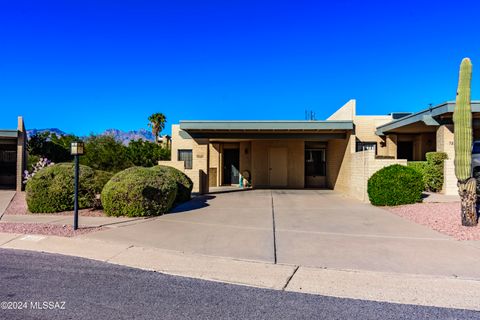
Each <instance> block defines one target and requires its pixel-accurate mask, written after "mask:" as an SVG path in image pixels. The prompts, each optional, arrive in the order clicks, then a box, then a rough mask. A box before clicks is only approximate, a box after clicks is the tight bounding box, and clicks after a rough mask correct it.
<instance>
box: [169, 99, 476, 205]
mask: <svg viewBox="0 0 480 320" xmlns="http://www.w3.org/2000/svg"><path fill="white" fill-rule="evenodd" d="M454 106H455V103H454V102H446V103H443V104H440V105H438V106H434V107H430V108H429V109H427V110H424V111H421V112H417V113H391V114H388V115H379V116H362V115H357V114H356V101H355V100H350V101H349V102H347V103H346V104H345V105H344V106H342V107H341V108H340V109H338V110H337V111H336V112H335V113H334V114H332V115H331V116H330V117H329V118H327V119H326V120H325V121H317V120H311V121H310V120H307V121H180V124H178V125H173V126H172V160H171V161H161V162H160V163H161V164H164V165H169V166H173V167H175V168H177V169H180V170H182V171H183V172H185V173H186V174H187V175H188V176H189V177H190V178H191V179H192V180H193V182H194V191H196V192H201V193H206V192H208V190H209V188H210V187H216V186H223V185H236V184H248V185H250V186H252V187H254V188H329V189H333V190H338V191H341V192H344V193H347V194H349V195H351V196H353V197H356V198H358V199H361V200H364V201H368V195H367V181H368V178H369V177H370V176H371V175H372V174H373V173H374V172H376V171H377V170H379V169H381V168H383V167H385V166H388V165H391V164H396V163H397V164H403V165H406V164H407V161H412V160H414V161H419V160H425V154H426V153H427V152H430V151H443V152H446V153H447V154H448V160H446V161H445V184H444V188H443V190H442V192H443V193H445V194H455V193H456V179H455V175H454V170H453V156H454V149H453V123H452V112H453V108H454ZM472 109H473V117H474V128H475V130H474V131H475V138H480V123H479V122H478V118H480V102H473V103H472Z"/></svg>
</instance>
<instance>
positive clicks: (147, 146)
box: [127, 139, 170, 167]
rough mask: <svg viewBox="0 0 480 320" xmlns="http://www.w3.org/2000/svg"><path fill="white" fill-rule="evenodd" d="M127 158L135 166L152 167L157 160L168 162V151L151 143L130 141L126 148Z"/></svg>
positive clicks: (140, 140)
mask: <svg viewBox="0 0 480 320" xmlns="http://www.w3.org/2000/svg"><path fill="white" fill-rule="evenodd" d="M127 157H128V159H129V160H130V161H131V162H132V163H133V165H135V166H141V167H153V166H156V165H157V164H158V161H159V160H170V149H167V148H162V147H161V146H160V145H158V144H157V143H155V142H151V141H145V140H142V139H138V140H131V141H130V142H129V143H128V147H127Z"/></svg>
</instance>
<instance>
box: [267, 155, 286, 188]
mask: <svg viewBox="0 0 480 320" xmlns="http://www.w3.org/2000/svg"><path fill="white" fill-rule="evenodd" d="M268 165H269V182H270V186H271V187H286V186H287V182H288V179H287V148H270V149H268Z"/></svg>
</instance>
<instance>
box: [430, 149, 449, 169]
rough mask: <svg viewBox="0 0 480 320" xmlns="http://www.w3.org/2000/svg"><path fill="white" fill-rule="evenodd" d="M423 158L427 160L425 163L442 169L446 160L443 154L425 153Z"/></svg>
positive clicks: (445, 155)
mask: <svg viewBox="0 0 480 320" xmlns="http://www.w3.org/2000/svg"><path fill="white" fill-rule="evenodd" d="M425 157H426V158H427V162H428V163H429V164H431V165H434V166H442V167H443V161H444V160H446V159H448V156H447V154H446V153H445V152H427V153H426V154H425Z"/></svg>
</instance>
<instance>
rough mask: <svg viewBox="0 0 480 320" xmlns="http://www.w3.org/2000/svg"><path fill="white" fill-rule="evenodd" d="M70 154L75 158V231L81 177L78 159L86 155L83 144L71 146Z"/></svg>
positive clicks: (75, 228) (74, 228)
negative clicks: (79, 179)
mask: <svg viewBox="0 0 480 320" xmlns="http://www.w3.org/2000/svg"><path fill="white" fill-rule="evenodd" d="M70 153H71V154H72V156H74V158H75V196H74V201H73V212H74V214H73V230H77V229H78V176H79V164H78V159H79V157H80V156H81V155H83V154H84V144H83V142H80V141H76V142H72V144H71V146H70Z"/></svg>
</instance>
